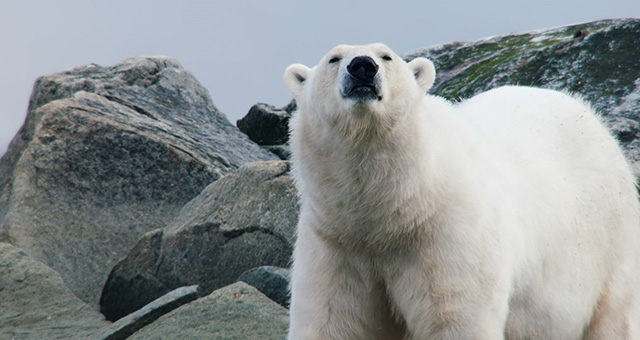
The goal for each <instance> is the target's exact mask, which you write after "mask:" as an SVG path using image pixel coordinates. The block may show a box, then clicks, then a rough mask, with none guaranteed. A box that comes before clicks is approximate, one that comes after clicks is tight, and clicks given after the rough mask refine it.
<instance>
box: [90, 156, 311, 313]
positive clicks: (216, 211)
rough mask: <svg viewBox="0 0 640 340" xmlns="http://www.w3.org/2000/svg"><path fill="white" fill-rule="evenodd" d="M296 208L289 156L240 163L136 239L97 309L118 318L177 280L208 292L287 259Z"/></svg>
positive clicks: (178, 283) (177, 284) (282, 264)
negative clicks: (172, 216) (168, 219)
mask: <svg viewBox="0 0 640 340" xmlns="http://www.w3.org/2000/svg"><path fill="white" fill-rule="evenodd" d="M298 209H299V208H298V203H297V197H296V191H295V188H294V187H293V182H292V179H291V177H290V176H289V163H288V162H284V161H269V162H256V163H251V164H248V165H246V166H244V167H242V168H240V169H239V170H238V171H236V172H234V173H232V174H230V175H228V176H226V177H224V178H222V179H220V180H218V181H216V182H214V183H212V184H211V185H209V186H208V187H207V188H206V189H205V190H203V191H202V193H201V194H200V195H199V196H198V197H196V198H195V199H193V200H192V201H191V202H189V203H188V204H187V205H185V207H184V208H183V209H182V210H181V211H180V213H179V214H178V216H177V217H176V218H175V219H174V220H173V221H172V222H171V223H170V224H169V225H168V226H167V228H165V229H161V230H156V231H153V232H150V233H148V234H146V235H145V236H143V237H142V238H141V239H140V241H139V242H138V244H137V245H136V246H135V247H134V248H133V249H132V251H131V252H129V253H128V254H127V256H126V257H125V258H124V259H122V261H120V262H119V263H118V264H117V265H116V266H115V267H114V269H113V271H112V272H111V274H110V275H109V279H108V280H107V283H106V284H105V287H104V290H103V293H102V298H101V311H102V312H103V313H104V314H105V315H106V316H107V318H108V319H109V320H116V319H118V318H120V317H122V316H124V315H126V314H128V313H131V312H133V311H135V310H136V309H137V308H140V307H142V306H144V305H145V304H147V303H148V302H149V301H151V300H153V299H155V298H156V297H158V296H160V295H162V294H164V293H165V292H167V291H169V290H171V289H174V288H177V287H181V286H186V285H194V284H197V285H199V286H200V287H201V291H202V293H203V294H208V293H209V292H211V291H213V290H215V289H217V288H220V287H222V286H225V285H228V284H231V283H233V282H235V281H236V280H237V279H238V277H239V276H240V275H241V274H242V273H243V272H245V271H247V270H249V269H251V268H255V267H260V266H263V265H271V266H279V267H287V266H288V265H289V261H290V256H291V252H292V249H293V242H294V238H295V226H296V224H297V220H298Z"/></svg>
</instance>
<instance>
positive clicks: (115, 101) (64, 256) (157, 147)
mask: <svg viewBox="0 0 640 340" xmlns="http://www.w3.org/2000/svg"><path fill="white" fill-rule="evenodd" d="M268 159H276V157H275V156H273V155H272V154H270V153H268V152H266V151H265V150H263V149H262V148H260V147H259V146H257V145H255V144H254V143H252V142H251V141H249V140H248V139H247V138H246V136H244V135H243V134H242V133H240V132H239V131H238V130H237V129H236V128H235V127H233V126H232V125H231V124H229V122H228V121H227V120H226V118H225V117H224V115H223V114H221V113H220V112H218V111H217V109H216V108H215V107H214V106H213V104H212V102H211V98H210V96H209V94H208V93H207V91H206V90H205V89H204V88H203V87H202V86H201V85H200V84H199V83H198V81H197V80H196V79H195V78H194V77H193V75H191V73H189V72H188V71H186V70H184V69H183V68H182V66H180V64H179V63H178V62H177V61H175V60H173V59H168V58H163V57H149V58H135V59H129V60H126V61H124V62H123V63H121V64H118V65H116V66H113V67H99V66H96V65H90V66H87V67H82V68H77V69H73V70H70V71H66V72H62V73H59V74H54V75H50V76H46V77H42V78H40V79H39V80H38V81H37V82H36V85H35V87H34V91H33V94H32V97H31V101H30V106H29V110H28V114H27V119H26V121H25V124H24V126H23V127H22V129H21V130H20V132H19V133H18V135H17V136H16V137H15V138H14V140H13V142H12V144H11V146H10V148H9V151H8V152H7V154H6V155H5V156H4V157H3V158H2V160H0V241H4V242H8V243H11V244H14V245H16V246H18V247H20V248H22V249H24V250H25V251H26V252H27V253H28V254H29V255H30V256H32V257H33V258H34V259H36V260H39V261H42V262H43V263H45V264H47V265H49V266H50V267H52V268H53V269H55V270H56V271H58V272H59V273H60V275H62V277H63V279H64V280H65V282H66V283H67V285H68V286H69V287H70V288H71V290H72V291H73V292H74V293H75V294H76V295H77V296H79V297H80V298H81V299H82V300H83V301H85V302H88V303H90V304H92V305H93V306H95V307H96V308H97V305H98V299H99V296H100V291H101V289H102V286H103V284H104V282H105V280H106V278H107V275H108V272H109V270H110V269H111V268H113V265H114V264H115V263H116V262H117V260H119V259H120V258H122V257H123V256H124V255H125V254H126V252H127V251H128V250H129V249H131V247H132V246H133V245H134V244H135V242H136V241H137V240H138V239H139V238H140V236H141V235H142V234H143V233H145V232H147V231H149V230H153V229H156V228H159V227H162V226H165V225H166V224H167V223H168V222H169V221H170V220H171V219H172V218H173V217H174V215H175V214H176V213H177V212H178V211H179V210H180V208H182V206H183V205H184V204H185V203H187V202H188V201H189V200H191V199H192V198H193V197H195V196H197V195H198V194H199V193H200V192H201V191H202V189H204V188H205V187H206V186H207V185H208V184H209V183H211V182H212V181H215V180H216V179H218V178H220V177H221V176H223V175H225V174H227V173H229V172H231V171H233V170H235V169H236V168H238V167H239V166H241V165H242V164H244V163H247V162H251V161H256V160H268ZM176 288H177V287H176Z"/></svg>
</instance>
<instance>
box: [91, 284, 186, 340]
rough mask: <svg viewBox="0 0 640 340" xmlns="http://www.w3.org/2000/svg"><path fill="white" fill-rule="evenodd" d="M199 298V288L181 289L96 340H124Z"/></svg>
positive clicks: (115, 324) (164, 296)
mask: <svg viewBox="0 0 640 340" xmlns="http://www.w3.org/2000/svg"><path fill="white" fill-rule="evenodd" d="M197 296H198V286H189V287H180V288H178V289H174V290H172V291H171V292H169V293H167V294H165V295H163V296H161V297H159V298H157V299H155V300H153V301H152V302H151V303H149V304H148V305H146V306H144V307H142V308H141V309H139V310H137V311H135V312H133V313H131V314H129V315H127V316H125V317H124V318H121V319H120V320H118V321H116V322H114V323H113V324H111V325H110V326H109V327H106V328H105V329H103V330H101V331H100V332H99V334H98V335H97V336H92V337H91V338H92V339H96V340H124V339H127V338H128V337H129V336H131V334H133V333H135V332H137V331H138V330H140V329H141V328H143V327H145V326H146V325H148V324H150V323H153V322H154V321H156V320H157V319H158V318H160V317H161V316H163V315H165V314H167V313H169V312H171V311H173V310H174V309H176V308H178V307H180V306H182V305H184V304H186V303H189V302H191V301H193V300H195V299H196V298H197Z"/></svg>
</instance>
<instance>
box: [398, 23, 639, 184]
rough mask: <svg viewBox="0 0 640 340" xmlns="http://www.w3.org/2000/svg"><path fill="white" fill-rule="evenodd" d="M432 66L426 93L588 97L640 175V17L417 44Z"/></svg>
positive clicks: (452, 96) (450, 96) (418, 53)
mask: <svg viewBox="0 0 640 340" xmlns="http://www.w3.org/2000/svg"><path fill="white" fill-rule="evenodd" d="M419 56H422V57H427V58H430V59H432V60H433V61H434V63H435V65H436V69H437V72H438V73H437V75H436V83H435V84H434V86H433V88H432V89H431V92H432V93H434V94H437V95H440V96H443V97H445V98H448V99H450V100H454V101H455V100H459V99H461V98H462V99H463V98H469V97H471V96H473V95H474V94H478V93H480V92H485V91H487V90H489V89H491V88H495V87H498V86H502V85H516V84H517V85H527V86H538V87H544V88H551V89H555V90H562V91H570V92H573V93H576V94H579V95H581V96H582V97H583V98H585V99H586V100H588V101H589V102H590V103H592V105H593V106H594V108H595V109H597V110H598V112H599V113H600V114H602V116H603V118H604V120H605V121H607V122H608V123H609V126H610V127H611V129H612V131H613V132H614V133H615V134H616V135H617V137H618V139H619V140H620V142H621V143H622V144H623V148H624V150H625V153H626V155H627V157H628V158H629V159H630V160H631V161H632V162H633V163H635V164H634V168H635V169H634V170H635V173H636V174H637V175H640V163H639V162H640V148H639V146H640V140H639V137H640V136H639V135H638V121H640V117H639V116H640V19H618V20H603V21H596V22H591V23H585V24H580V25H573V26H565V27H559V28H553V29H548V30H540V31H535V32H528V33H521V34H512V35H506V36H498V37H494V38H489V39H485V40H479V41H473V42H455V43H451V44H445V45H440V46H435V47H429V48H426V49H422V50H419V51H416V52H413V53H410V54H408V55H407V56H405V59H406V60H412V59H413V58H415V57H419Z"/></svg>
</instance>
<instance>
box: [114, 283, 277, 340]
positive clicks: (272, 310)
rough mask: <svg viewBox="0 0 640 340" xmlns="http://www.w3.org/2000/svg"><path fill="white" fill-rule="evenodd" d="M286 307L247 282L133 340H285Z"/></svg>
mask: <svg viewBox="0 0 640 340" xmlns="http://www.w3.org/2000/svg"><path fill="white" fill-rule="evenodd" d="M288 325H289V316H288V313H287V310H286V309H285V308H283V307H282V306H280V305H278V304H277V303H275V302H273V301H271V300H269V298H267V297H266V296H264V295H262V293H260V292H259V291H258V290H256V289H255V288H253V287H251V286H249V285H247V284H246V283H244V282H237V283H234V284H232V285H229V286H226V287H224V288H221V289H219V290H216V291H215V292H213V293H211V294H209V295H208V296H206V297H203V298H201V299H198V300H196V301H194V302H191V303H190V304H187V305H184V306H182V307H180V308H178V309H176V310H174V311H173V312H171V313H169V314H166V315H164V316H162V317H161V318H159V319H158V320H157V321H156V322H154V323H152V324H150V325H148V326H147V327H145V328H142V329H141V330H139V331H138V332H136V333H134V334H133V335H132V336H131V337H129V338H127V339H130V340H147V339H148V340H151V339H210V340H247V339H260V340H283V339H285V338H286V335H287V328H288Z"/></svg>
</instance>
